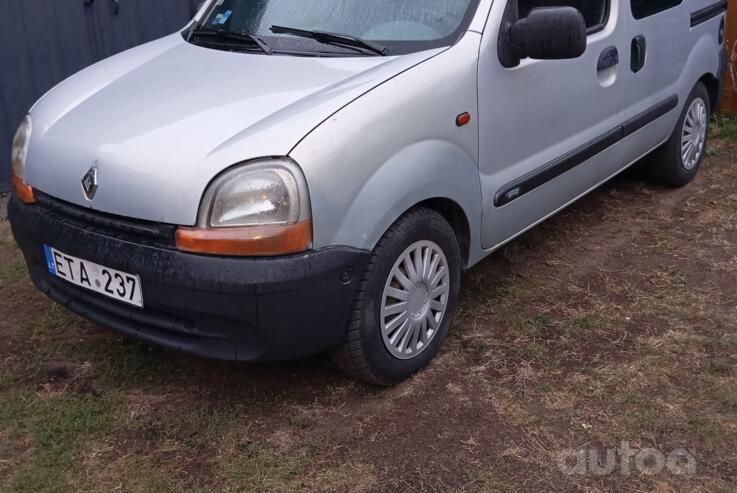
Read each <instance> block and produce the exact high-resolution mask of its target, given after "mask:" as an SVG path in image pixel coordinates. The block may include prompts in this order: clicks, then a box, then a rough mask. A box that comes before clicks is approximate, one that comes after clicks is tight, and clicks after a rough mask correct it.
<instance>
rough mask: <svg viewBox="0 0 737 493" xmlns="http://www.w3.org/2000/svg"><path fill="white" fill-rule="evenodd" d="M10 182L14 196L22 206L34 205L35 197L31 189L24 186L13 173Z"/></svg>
mask: <svg viewBox="0 0 737 493" xmlns="http://www.w3.org/2000/svg"><path fill="white" fill-rule="evenodd" d="M10 181H11V182H12V184H13V192H15V196H16V197H18V199H19V200H20V201H21V202H23V203H24V204H28V205H30V204H35V203H36V197H35V196H34V195H33V188H31V187H30V186H28V185H26V184H25V182H24V181H23V180H21V179H20V178H18V176H16V174H15V173H12V175H11V178H10Z"/></svg>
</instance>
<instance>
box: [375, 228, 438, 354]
mask: <svg viewBox="0 0 737 493" xmlns="http://www.w3.org/2000/svg"><path fill="white" fill-rule="evenodd" d="M449 294H450V271H449V269H448V261H447V259H446V258H445V254H444V253H443V251H442V250H441V249H440V247H439V246H438V245H437V244H435V243H433V242H432V241H419V242H417V243H415V244H414V245H412V246H410V247H409V248H407V249H406V250H405V251H404V253H403V254H402V255H400V256H399V260H397V262H396V263H395V264H394V267H393V268H392V270H391V272H390V273H389V278H388V279H387V281H386V285H385V286H384V293H383V295H382V297H381V300H382V301H381V335H382V337H383V339H384V345H386V348H387V349H388V350H389V352H390V353H391V354H392V356H394V357H396V358H399V359H411V358H414V357H415V356H417V355H418V354H420V353H421V352H422V351H424V350H425V349H427V348H428V346H429V345H430V341H432V339H433V338H434V337H435V336H436V335H437V333H438V330H439V329H440V324H442V323H443V317H444V316H445V311H446V309H447V308H448V296H449Z"/></svg>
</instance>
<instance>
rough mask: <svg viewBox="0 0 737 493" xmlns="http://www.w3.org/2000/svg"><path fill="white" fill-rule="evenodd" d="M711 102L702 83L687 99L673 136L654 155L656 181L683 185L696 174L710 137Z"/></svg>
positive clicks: (671, 184) (650, 169)
mask: <svg viewBox="0 0 737 493" xmlns="http://www.w3.org/2000/svg"><path fill="white" fill-rule="evenodd" d="M709 101H710V98H709V92H708V91H707V90H706V87H705V86H704V84H702V83H701V82H699V83H698V84H696V87H695V88H694V90H693V91H692V92H691V95H690V96H689V98H688V100H687V101H686V105H685V107H684V109H683V112H682V113H681V118H680V120H679V121H678V125H677V126H676V129H675V131H674V132H673V135H671V137H670V139H669V140H668V142H666V143H665V144H664V145H663V147H661V148H660V149H658V150H657V151H656V152H655V154H654V155H653V159H652V163H651V165H650V168H649V172H650V176H651V177H652V178H653V179H654V180H655V181H656V182H658V183H660V184H662V185H667V186H672V187H682V186H684V185H686V184H688V183H690V182H691V180H693V179H694V178H695V177H696V174H697V173H698V172H699V168H700V167H701V163H702V162H703V160H704V157H705V156H706V145H707V142H708V140H709V122H710V118H711V107H710V103H709Z"/></svg>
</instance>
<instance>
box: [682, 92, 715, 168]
mask: <svg viewBox="0 0 737 493" xmlns="http://www.w3.org/2000/svg"><path fill="white" fill-rule="evenodd" d="M707 113H708V112H707V110H706V103H705V102H704V100H703V99H701V98H697V99H694V100H693V102H692V103H691V106H689V108H688V111H687V112H686V120H685V121H684V122H683V133H682V134H681V162H682V163H683V167H684V168H686V169H688V170H691V169H693V168H694V167H695V166H696V165H697V164H699V160H700V159H701V155H702V154H703V153H704V145H705V144H706V130H707V126H708V124H709V121H708V120H709V117H708V114H707Z"/></svg>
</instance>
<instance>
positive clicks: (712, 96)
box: [699, 73, 722, 114]
mask: <svg viewBox="0 0 737 493" xmlns="http://www.w3.org/2000/svg"><path fill="white" fill-rule="evenodd" d="M699 82H701V83H702V84H704V86H705V87H706V91H707V92H708V93H709V104H710V105H711V112H712V114H713V113H715V112H716V110H717V109H718V107H719V102H720V100H721V98H722V94H721V91H722V85H721V82H720V81H719V79H717V78H716V77H715V76H714V74H712V73H706V74H704V75H702V76H701V78H700V79H699Z"/></svg>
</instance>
